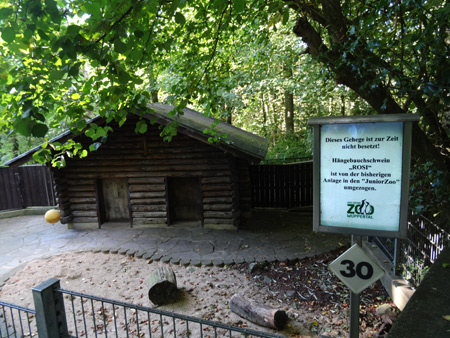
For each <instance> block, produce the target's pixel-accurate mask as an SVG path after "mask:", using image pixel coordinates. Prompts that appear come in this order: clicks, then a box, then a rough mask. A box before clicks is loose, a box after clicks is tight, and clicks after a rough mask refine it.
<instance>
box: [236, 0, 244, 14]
mask: <svg viewBox="0 0 450 338" xmlns="http://www.w3.org/2000/svg"><path fill="white" fill-rule="evenodd" d="M233 8H234V10H235V11H236V13H241V12H242V11H243V10H244V8H245V0H234V1H233Z"/></svg>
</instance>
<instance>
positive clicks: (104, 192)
mask: <svg viewBox="0 0 450 338" xmlns="http://www.w3.org/2000/svg"><path fill="white" fill-rule="evenodd" d="M100 187H101V198H100V208H101V215H102V221H103V222H129V221H130V209H129V204H128V189H127V181H126V180H125V179H122V178H112V179H103V180H101V184H100Z"/></svg>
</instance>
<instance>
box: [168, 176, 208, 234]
mask: <svg viewBox="0 0 450 338" xmlns="http://www.w3.org/2000/svg"><path fill="white" fill-rule="evenodd" d="M167 190H168V205H169V224H170V225H177V224H184V225H191V226H201V225H202V220H203V201H202V193H201V186H200V178H198V177H169V178H168V179H167Z"/></svg>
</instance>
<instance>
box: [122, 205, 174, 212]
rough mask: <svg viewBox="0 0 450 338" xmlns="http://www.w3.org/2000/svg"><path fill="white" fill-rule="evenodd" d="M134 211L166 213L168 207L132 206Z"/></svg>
mask: <svg viewBox="0 0 450 338" xmlns="http://www.w3.org/2000/svg"><path fill="white" fill-rule="evenodd" d="M131 210H133V211H166V205H165V204H163V205H161V204H160V205H132V206H131Z"/></svg>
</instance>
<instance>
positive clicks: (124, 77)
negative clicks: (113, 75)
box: [119, 72, 131, 84]
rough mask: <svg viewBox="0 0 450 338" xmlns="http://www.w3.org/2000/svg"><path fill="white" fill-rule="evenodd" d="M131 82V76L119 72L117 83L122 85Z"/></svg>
mask: <svg viewBox="0 0 450 338" xmlns="http://www.w3.org/2000/svg"><path fill="white" fill-rule="evenodd" d="M130 80H131V76H130V75H129V74H128V73H127V72H120V74H119V81H120V83H122V84H127V83H128V81H130Z"/></svg>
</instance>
